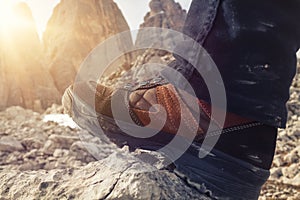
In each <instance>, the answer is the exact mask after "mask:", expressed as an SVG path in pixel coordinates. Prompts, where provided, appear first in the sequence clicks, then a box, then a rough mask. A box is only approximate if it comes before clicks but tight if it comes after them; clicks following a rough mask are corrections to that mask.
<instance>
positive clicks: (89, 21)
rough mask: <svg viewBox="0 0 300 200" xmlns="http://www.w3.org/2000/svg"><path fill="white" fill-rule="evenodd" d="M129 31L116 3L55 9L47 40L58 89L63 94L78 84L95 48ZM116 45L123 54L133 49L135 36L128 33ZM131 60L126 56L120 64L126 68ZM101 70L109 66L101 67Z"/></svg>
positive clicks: (98, 0)
mask: <svg viewBox="0 0 300 200" xmlns="http://www.w3.org/2000/svg"><path fill="white" fill-rule="evenodd" d="M128 30H129V27H128V24H127V22H126V21H125V18H124V17H123V14H122V13H121V11H120V9H119V8H118V6H117V4H116V3H114V2H113V0H75V1H74V0H62V1H61V2H60V3H59V4H58V5H57V6H56V7H55V9H54V11H53V15H52V17H51V18H50V20H49V22H48V24H47V28H46V31H45V33H44V37H43V40H44V48H45V52H46V55H47V58H48V65H49V69H50V72H51V75H52V76H53V78H54V80H55V85H56V87H57V88H58V90H59V91H60V92H61V93H63V92H64V90H65V89H66V88H67V87H68V86H69V85H70V84H71V83H72V82H73V81H74V78H75V77H76V74H77V72H78V69H79V68H80V65H81V63H82V61H83V60H84V59H85V58H86V56H87V55H88V54H89V53H90V51H91V50H92V49H93V48H95V47H96V46H97V45H98V44H100V43H101V42H103V41H104V40H106V39H107V38H109V37H111V36H113V35H115V34H118V33H121V32H124V31H128ZM116 45H117V47H115V48H119V49H120V50H121V51H123V50H125V49H126V48H127V47H131V46H132V45H133V42H132V38H131V35H130V34H125V36H123V37H122V38H120V40H119V41H118V44H116ZM106 53H109V50H108V51H107V52H106ZM101 56H105V55H101ZM128 60H130V56H129V55H128V56H124V57H123V58H121V59H119V62H118V63H117V64H116V65H123V64H124V65H125V64H126V62H129V61H128ZM99 67H106V66H101V65H100V64H99Z"/></svg>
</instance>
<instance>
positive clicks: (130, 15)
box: [0, 0, 192, 36]
mask: <svg viewBox="0 0 300 200" xmlns="http://www.w3.org/2000/svg"><path fill="white" fill-rule="evenodd" d="M1 1H14V2H18V1H23V2H26V3H27V4H28V5H29V7H30V8H31V10H32V14H33V17H34V19H35V22H36V25H37V29H38V32H39V35H40V36H41V35H42V33H43V32H44V30H45V29H46V25H47V22H48V20H49V18H50V17H51V14H52V11H53V8H54V7H55V6H56V5H57V4H58V3H59V2H60V0H0V2H1ZM114 1H115V2H116V3H117V4H118V6H119V8H120V9H121V11H122V12H123V15H124V17H125V18H126V20H127V22H128V25H129V27H130V29H131V30H135V29H138V28H139V25H140V24H141V23H142V22H143V19H144V16H145V15H146V13H147V12H148V11H149V10H150V9H149V6H148V4H149V2H150V0H114ZM175 1H176V2H179V3H180V4H181V5H182V7H183V8H184V9H186V10H188V8H189V6H190V3H191V1H192V0H175ZM0 5H1V4H0Z"/></svg>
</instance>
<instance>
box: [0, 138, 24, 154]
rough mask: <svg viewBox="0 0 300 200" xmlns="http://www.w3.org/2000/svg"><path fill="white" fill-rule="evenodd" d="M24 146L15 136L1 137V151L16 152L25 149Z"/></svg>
mask: <svg viewBox="0 0 300 200" xmlns="http://www.w3.org/2000/svg"><path fill="white" fill-rule="evenodd" d="M23 150H24V147H23V146H22V144H21V142H19V141H18V140H16V139H15V138H14V137H10V136H4V137H2V138H1V139H0V151H4V152H14V151H23Z"/></svg>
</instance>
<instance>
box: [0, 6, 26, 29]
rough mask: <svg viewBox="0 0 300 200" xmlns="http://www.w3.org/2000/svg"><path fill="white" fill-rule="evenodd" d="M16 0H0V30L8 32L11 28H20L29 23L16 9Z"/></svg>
mask: <svg viewBox="0 0 300 200" xmlns="http://www.w3.org/2000/svg"><path fill="white" fill-rule="evenodd" d="M16 3H17V1H2V0H0V30H1V32H9V31H11V29H15V28H20V27H24V26H28V25H29V21H28V19H26V17H24V16H22V13H19V12H18V11H19V10H18V9H16V7H15V6H16Z"/></svg>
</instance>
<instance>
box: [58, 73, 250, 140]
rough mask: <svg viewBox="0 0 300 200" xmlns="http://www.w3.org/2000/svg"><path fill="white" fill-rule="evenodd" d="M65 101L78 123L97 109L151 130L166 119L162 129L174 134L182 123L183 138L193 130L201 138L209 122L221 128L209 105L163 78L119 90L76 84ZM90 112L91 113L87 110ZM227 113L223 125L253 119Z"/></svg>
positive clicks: (109, 116) (98, 111)
mask: <svg viewBox="0 0 300 200" xmlns="http://www.w3.org/2000/svg"><path fill="white" fill-rule="evenodd" d="M113 97H114V98H115V102H117V103H115V104H114V106H113V109H114V110H116V111H119V113H118V114H117V115H113V109H112V99H113ZM62 102H63V106H64V108H65V112H66V113H68V114H69V115H70V116H71V117H72V118H73V119H74V121H75V122H77V123H78V119H76V118H77V117H81V118H82V119H84V118H85V117H84V116H86V118H88V116H91V115H92V113H93V112H95V111H96V115H97V118H98V119H99V118H103V117H104V118H106V119H107V118H110V119H117V120H120V121H125V122H129V123H132V122H133V123H134V124H135V125H139V126H142V127H144V126H147V125H149V124H150V123H151V127H150V128H152V129H159V130H160V129H161V128H159V127H160V124H161V123H162V121H164V122H165V123H164V125H163V127H162V129H161V130H162V131H163V132H165V133H168V134H173V135H174V134H176V133H177V132H178V129H179V126H181V130H182V129H183V130H186V131H185V132H186V135H183V137H185V136H186V137H187V138H188V137H190V134H189V133H191V132H193V133H196V135H197V138H198V139H203V138H204V137H205V133H206V130H207V128H208V126H209V123H210V122H212V123H213V125H214V126H215V127H216V129H219V130H220V129H222V125H220V124H219V123H218V122H216V121H214V120H211V118H210V116H211V113H210V110H211V108H210V106H209V104H207V103H205V102H204V101H201V100H198V99H197V98H195V97H193V96H192V95H190V94H188V93H187V92H185V91H182V90H179V89H177V88H175V87H174V86H173V85H172V84H170V83H168V82H166V81H165V80H164V79H163V78H155V79H152V80H150V81H144V82H142V83H139V84H135V85H130V84H128V85H126V86H125V87H124V88H122V89H117V90H115V89H112V88H108V87H106V86H103V85H100V84H97V83H96V82H82V83H76V84H74V85H72V86H71V87H69V88H68V89H67V90H66V92H65V94H64V96H63V99H62ZM191 104H196V106H197V107H198V108H199V110H198V112H197V109H196V110H195V109H193V106H191ZM153 105H159V106H153ZM124 108H126V109H125V110H124ZM194 108H195V106H194ZM87 111H88V112H89V113H84V112H87ZM125 112H127V113H129V115H130V117H131V119H126V118H124V117H122V116H121V115H122V114H123V113H125ZM99 115H100V116H101V117H99ZM196 115H198V116H196ZM226 116H227V117H226V121H225V124H224V128H226V127H232V126H235V125H240V124H243V123H248V122H250V120H247V119H244V118H241V117H239V116H237V115H234V114H230V113H227V115H226ZM199 118H200V120H199ZM197 119H198V120H197ZM81 121H82V120H81ZM99 121H100V120H99ZM79 125H80V124H79ZM100 125H101V122H100Z"/></svg>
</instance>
